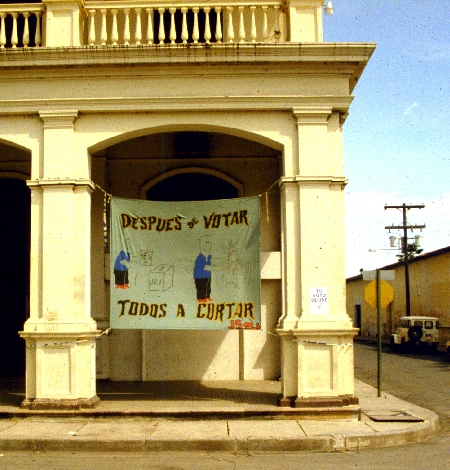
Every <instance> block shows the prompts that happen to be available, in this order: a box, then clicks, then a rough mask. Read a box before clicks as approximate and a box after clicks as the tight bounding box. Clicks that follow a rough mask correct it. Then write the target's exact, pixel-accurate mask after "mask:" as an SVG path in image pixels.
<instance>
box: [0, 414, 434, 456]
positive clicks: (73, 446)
mask: <svg viewBox="0 0 450 470" xmlns="http://www.w3.org/2000/svg"><path fill="white" fill-rule="evenodd" d="M342 424H343V428H345V423H342ZM438 424H439V419H438V416H437V415H436V414H435V413H433V412H429V416H428V419H427V420H426V421H424V422H423V423H417V424H415V425H414V426H415V427H414V429H404V430H394V431H392V432H380V433H378V434H377V433H375V434H373V435H364V434H353V435H352V434H348V435H346V433H345V432H343V433H342V434H340V433H337V434H334V435H333V434H328V435H322V436H309V437H308V436H306V437H296V438H290V437H282V438H277V437H273V436H270V437H269V436H265V437H252V436H248V437H223V438H220V437H219V438H210V437H207V436H205V437H204V438H203V437H198V438H192V439H189V438H188V439H170V438H168V439H164V438H162V439H161V438H160V439H152V438H151V437H147V438H146V437H142V438H141V437H135V438H130V439H120V438H119V439H115V438H114V439H113V438H111V439H104V438H101V439H95V438H93V437H92V436H83V437H80V436H76V435H75V436H72V437H70V438H67V437H64V438H54V437H48V438H37V439H34V438H22V437H17V438H16V437H13V438H10V439H0V450H1V451H42V452H44V451H79V452H99V451H103V452H136V451H138V452H198V451H209V452H231V453H239V454H248V453H258V452H333V451H345V450H353V451H354V450H358V449H362V448H371V447H372V448H375V447H376V448H380V447H392V446H398V445H404V444H408V443H414V442H422V441H425V440H427V439H429V438H430V437H432V436H434V435H435V433H436V431H437V430H438ZM180 425H182V424H181V423H180Z"/></svg>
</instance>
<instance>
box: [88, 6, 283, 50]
mask: <svg viewBox="0 0 450 470" xmlns="http://www.w3.org/2000/svg"><path fill="white" fill-rule="evenodd" d="M111 3H112V4H113V5H111ZM280 9H281V3H280V1H278V0H276V1H273V0H272V1H265V2H264V4H261V3H258V2H252V3H248V2H245V3H242V2H241V3H231V2H229V1H227V0H222V2H221V3H220V4H214V5H210V4H204V3H203V4H190V5H188V4H177V5H174V4H173V3H172V4H168V3H163V2H157V3H150V4H149V3H147V4H146V5H145V4H137V3H134V4H131V3H130V2H88V3H87V4H86V7H85V13H86V14H87V17H88V18H87V28H86V29H87V35H86V36H85V43H86V44H87V45H89V46H107V45H111V46H117V45H124V46H128V45H157V44H198V43H206V44H210V43H222V42H224V43H256V42H268V41H273V42H275V41H278V40H280V38H281V29H280V28H281V26H280V25H281V21H280Z"/></svg>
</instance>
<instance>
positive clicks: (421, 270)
mask: <svg viewBox="0 0 450 470" xmlns="http://www.w3.org/2000/svg"><path fill="white" fill-rule="evenodd" d="M408 264H409V282H410V305H411V315H420V316H422V315H425V316H430V317H438V318H439V322H440V325H441V328H440V333H439V344H440V346H444V345H445V342H446V341H447V340H448V339H450V334H449V333H450V300H449V295H448V286H449V284H450V247H446V248H441V249H439V250H436V251H431V252H429V253H426V254H423V255H419V256H416V257H415V258H413V259H411V260H410V261H409V263H408ZM381 269H383V270H393V271H394V275H395V280H393V281H388V283H389V284H390V285H391V286H392V288H393V291H394V295H393V297H394V300H393V301H392V302H391V303H389V304H388V306H387V307H386V308H383V309H382V310H381V317H382V319H381V322H382V332H383V333H382V334H383V338H385V339H388V338H389V337H390V335H391V333H392V332H394V331H395V329H396V328H397V327H398V325H399V318H400V317H402V316H405V315H406V313H405V312H406V307H405V305H406V293H405V269H404V264H403V263H395V264H391V265H388V266H384V267H383V268H381ZM368 284H369V281H364V280H363V279H362V274H360V275H358V276H354V277H351V278H348V279H347V314H348V315H349V317H350V318H352V319H353V325H354V326H355V327H356V328H359V329H360V333H359V334H360V335H362V336H372V337H376V335H377V310H376V308H374V307H373V306H371V305H370V304H369V303H368V302H367V301H366V300H365V295H366V290H365V289H366V288H367V286H368Z"/></svg>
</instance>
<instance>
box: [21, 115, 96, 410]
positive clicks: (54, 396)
mask: <svg viewBox="0 0 450 470" xmlns="http://www.w3.org/2000/svg"><path fill="white" fill-rule="evenodd" d="M40 116H41V118H42V121H43V146H42V151H41V155H33V159H34V160H36V159H37V160H38V162H36V161H34V163H33V165H32V168H33V173H32V177H31V179H30V181H28V185H29V187H30V188H31V197H32V212H31V277H30V284H31V285H30V292H31V294H30V318H29V319H28V320H27V322H26V323H25V325H24V331H23V332H20V335H21V336H22V337H23V338H24V339H25V340H26V347H27V364H26V367H27V369H26V380H27V384H26V399H25V401H24V403H23V404H22V406H23V407H26V408H32V409H48V408H56V409H57V408H70V409H71V408H80V407H90V406H94V405H95V404H96V403H97V402H98V398H97V397H96V390H95V338H96V336H97V335H98V333H99V331H98V330H97V327H96V323H95V321H94V320H93V319H92V318H91V316H90V298H91V292H90V286H91V279H90V269H91V267H90V240H91V236H90V217H91V209H90V204H91V192H92V190H93V189H94V188H93V184H92V182H91V181H90V179H89V160H88V153H87V149H83V148H80V147H79V146H78V145H77V140H76V135H75V131H74V121H75V119H76V116H77V112H76V111H56V112H51V111H45V112H41V113H40Z"/></svg>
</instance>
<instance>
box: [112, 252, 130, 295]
mask: <svg viewBox="0 0 450 470" xmlns="http://www.w3.org/2000/svg"><path fill="white" fill-rule="evenodd" d="M129 262H130V253H125V251H123V250H120V253H119V254H118V256H117V258H116V261H115V262H114V279H115V283H116V289H128V288H129V287H130V286H129V281H128V263H129Z"/></svg>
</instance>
